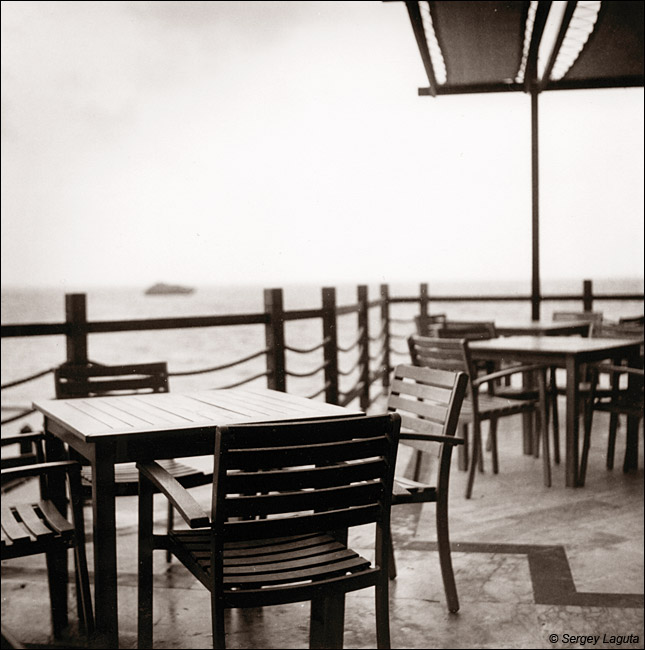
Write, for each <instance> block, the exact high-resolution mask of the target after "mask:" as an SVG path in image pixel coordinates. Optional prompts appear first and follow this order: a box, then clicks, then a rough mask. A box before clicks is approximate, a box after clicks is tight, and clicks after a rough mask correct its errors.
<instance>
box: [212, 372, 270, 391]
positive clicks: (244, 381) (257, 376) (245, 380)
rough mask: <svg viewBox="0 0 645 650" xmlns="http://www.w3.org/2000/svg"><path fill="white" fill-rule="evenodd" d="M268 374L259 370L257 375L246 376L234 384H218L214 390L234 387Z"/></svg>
mask: <svg viewBox="0 0 645 650" xmlns="http://www.w3.org/2000/svg"><path fill="white" fill-rule="evenodd" d="M268 375H269V373H268V372H261V373H259V374H257V375H253V377H247V378H246V379H242V380H241V381H236V382H235V383H234V384H227V385H226V386H218V387H217V388H216V389H215V390H226V389H227V388H236V387H237V386H242V385H243V384H248V383H249V382H251V381H254V380H255V379H260V377H267V376H268Z"/></svg>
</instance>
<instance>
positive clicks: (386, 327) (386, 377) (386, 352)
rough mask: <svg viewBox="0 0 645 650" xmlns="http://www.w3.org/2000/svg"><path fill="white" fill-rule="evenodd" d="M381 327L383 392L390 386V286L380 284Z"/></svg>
mask: <svg viewBox="0 0 645 650" xmlns="http://www.w3.org/2000/svg"><path fill="white" fill-rule="evenodd" d="M381 328H382V330H383V361H382V364H383V392H385V393H387V392H388V389H389V387H390V370H391V368H390V288H389V287H388V285H387V284H382V285H381Z"/></svg>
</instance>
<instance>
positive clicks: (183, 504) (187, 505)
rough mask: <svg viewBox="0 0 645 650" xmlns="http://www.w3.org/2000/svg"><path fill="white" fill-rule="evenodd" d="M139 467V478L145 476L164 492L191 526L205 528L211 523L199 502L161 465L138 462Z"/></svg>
mask: <svg viewBox="0 0 645 650" xmlns="http://www.w3.org/2000/svg"><path fill="white" fill-rule="evenodd" d="M137 468H138V470H139V479H141V478H145V479H146V480H148V481H150V483H152V484H153V485H154V486H155V487H156V488H157V490H159V492H161V493H162V494H164V495H165V496H166V498H167V499H168V500H169V501H170V503H172V505H173V506H174V507H175V508H176V510H177V512H179V514H180V515H181V516H182V518H183V520H184V521H185V522H186V523H187V524H188V525H189V526H190V527H191V528H203V527H204V526H208V525H209V524H210V517H209V516H208V515H207V514H206V513H205V512H204V510H203V508H202V507H201V506H200V505H199V503H197V501H195V499H194V498H193V497H192V496H191V495H190V493H189V492H188V491H187V490H186V489H185V488H184V487H183V486H182V484H181V483H180V482H179V481H177V479H175V477H174V476H172V474H170V473H169V472H167V471H166V470H165V469H164V468H163V467H161V465H159V464H158V463H155V462H148V463H137Z"/></svg>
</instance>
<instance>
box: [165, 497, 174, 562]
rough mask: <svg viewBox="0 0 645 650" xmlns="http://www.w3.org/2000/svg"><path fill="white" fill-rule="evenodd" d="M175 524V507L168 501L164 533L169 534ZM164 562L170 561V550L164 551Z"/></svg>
mask: <svg viewBox="0 0 645 650" xmlns="http://www.w3.org/2000/svg"><path fill="white" fill-rule="evenodd" d="M174 524H175V508H174V507H173V505H172V503H170V501H168V520H167V522H166V535H170V532H171V531H172V529H173V527H174ZM166 562H168V563H169V564H170V562H172V553H171V552H170V551H166Z"/></svg>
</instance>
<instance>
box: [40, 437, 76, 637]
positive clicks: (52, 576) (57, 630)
mask: <svg viewBox="0 0 645 650" xmlns="http://www.w3.org/2000/svg"><path fill="white" fill-rule="evenodd" d="M45 426H46V425H45ZM65 458H66V453H65V447H64V445H63V443H62V442H60V440H58V439H56V438H54V437H53V436H50V435H47V436H46V439H45V459H46V460H47V461H48V462H55V461H59V460H65ZM41 485H42V484H41ZM44 488H45V490H46V491H47V496H48V498H49V499H51V500H52V502H53V503H54V505H55V506H56V507H57V508H58V510H59V511H60V513H61V514H62V515H63V516H64V517H65V516H67V498H66V493H65V477H64V476H63V475H62V474H59V475H57V476H53V475H52V476H49V477H48V478H47V480H46V483H45V484H44ZM46 563H47V581H48V584H49V598H50V602H51V611H52V628H53V633H54V638H56V639H58V638H60V636H61V634H62V632H63V630H64V629H65V628H66V627H67V625H68V622H69V619H68V610H67V577H68V566H67V551H66V550H65V549H59V550H56V551H52V550H50V551H47V553H46Z"/></svg>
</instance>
